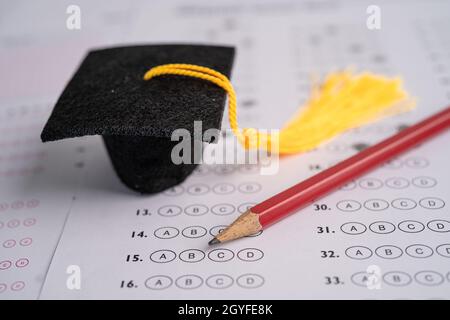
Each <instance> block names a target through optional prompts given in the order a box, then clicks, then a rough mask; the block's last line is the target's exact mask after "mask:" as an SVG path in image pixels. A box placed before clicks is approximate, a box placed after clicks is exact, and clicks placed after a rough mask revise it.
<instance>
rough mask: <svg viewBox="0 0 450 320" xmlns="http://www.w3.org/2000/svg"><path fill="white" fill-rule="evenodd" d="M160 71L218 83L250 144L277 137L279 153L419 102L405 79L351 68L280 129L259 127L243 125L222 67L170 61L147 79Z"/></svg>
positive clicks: (266, 143) (266, 145) (317, 90)
mask: <svg viewBox="0 0 450 320" xmlns="http://www.w3.org/2000/svg"><path fill="white" fill-rule="evenodd" d="M161 75H180V76H186V77H193V78H198V79H203V80H206V81H209V82H212V83H214V84H216V85H217V86H219V87H221V88H222V89H224V90H225V91H226V92H227V94H228V118H229V121H230V127H231V130H232V131H233V133H234V134H235V135H236V137H237V139H238V140H239V142H240V143H241V144H242V145H243V146H244V147H245V148H246V149H250V148H263V149H266V150H269V151H271V150H272V145H273V144H274V143H277V145H278V152H279V153H280V154H294V153H299V152H306V151H309V150H311V149H314V148H316V147H317V146H318V145H320V144H321V143H323V142H325V141H327V140H329V139H331V138H332V137H334V136H336V135H338V134H340V133H342V132H344V131H346V130H349V129H352V128H355V127H358V126H360V125H363V124H366V123H368V122H371V121H375V120H378V119H380V118H383V117H387V116H391V115H395V114H398V113H400V112H404V111H408V110H411V109H412V108H413V107H414V105H415V102H414V100H413V99H411V98H410V97H409V96H408V94H407V93H406V92H405V91H404V90H403V89H402V83H401V80H400V79H388V78H385V77H382V76H378V75H373V74H370V73H363V74H360V75H353V74H352V73H351V72H350V71H342V72H336V73H331V74H330V75H328V76H327V77H326V79H325V81H324V82H323V83H322V84H321V85H320V86H319V85H315V86H313V90H312V94H311V97H310V99H309V101H307V103H306V104H305V106H304V107H303V108H302V109H301V111H300V112H299V113H298V114H297V115H296V116H295V117H294V118H292V119H291V120H290V121H289V122H288V123H287V124H286V125H285V126H284V127H283V128H282V129H281V130H280V131H279V132H278V133H277V134H275V135H274V134H270V133H263V132H258V130H256V129H254V128H245V129H243V130H242V131H241V130H240V129H239V126H238V122H237V112H236V108H237V104H236V93H235V91H234V88H233V86H232V84H231V82H230V80H229V79H228V78H227V77H226V76H225V75H223V74H221V73H220V72H217V71H215V70H212V69H210V68H207V67H202V66H197V65H192V64H165V65H160V66H157V67H154V68H152V69H150V70H149V71H147V72H146V73H145V75H144V80H150V79H152V78H154V77H158V76H161Z"/></svg>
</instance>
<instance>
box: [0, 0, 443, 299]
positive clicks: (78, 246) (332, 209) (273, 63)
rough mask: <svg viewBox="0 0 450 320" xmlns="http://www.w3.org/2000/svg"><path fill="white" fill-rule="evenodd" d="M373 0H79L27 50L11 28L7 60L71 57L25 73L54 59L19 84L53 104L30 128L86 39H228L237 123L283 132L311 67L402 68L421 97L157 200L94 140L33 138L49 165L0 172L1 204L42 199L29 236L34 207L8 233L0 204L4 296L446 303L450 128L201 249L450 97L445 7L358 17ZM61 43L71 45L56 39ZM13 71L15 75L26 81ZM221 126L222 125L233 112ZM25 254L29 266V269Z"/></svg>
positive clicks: (204, 176) (402, 5)
mask: <svg viewBox="0 0 450 320" xmlns="http://www.w3.org/2000/svg"><path fill="white" fill-rule="evenodd" d="M108 3H109V2H108ZM370 4H371V3H365V2H364V1H226V2H225V1H223V2H217V3H214V4H212V3H211V2H210V1H195V2H194V1H192V2H191V1H161V2H157V1H155V2H153V1H152V2H151V3H147V2H133V4H132V5H131V4H130V5H126V4H118V3H115V2H113V3H112V4H111V7H110V8H109V9H108V10H106V9H105V11H102V10H100V9H96V8H93V7H92V3H90V2H87V1H86V2H81V3H79V6H80V8H81V12H82V14H83V15H84V16H86V19H87V23H85V24H84V25H82V29H81V30H79V33H78V34H77V33H76V32H78V31H67V30H65V31H64V32H62V33H63V34H54V35H52V36H51V37H49V38H48V39H45V40H42V39H44V38H45V37H44V34H47V33H48V32H49V31H48V30H49V29H51V30H53V29H52V28H46V27H42V29H43V30H39V28H37V30H36V32H41V37H42V39H41V40H40V41H37V43H36V42H32V43H26V44H23V43H21V42H20V40H21V39H22V41H24V40H23V39H24V38H26V37H25V36H24V35H23V34H26V31H27V32H31V31H30V29H26V28H24V29H25V30H26V31H23V34H22V33H21V31H20V30H18V31H16V32H17V35H15V36H9V37H7V36H6V35H4V34H3V33H2V38H1V40H2V43H3V44H2V46H3V47H2V54H4V55H7V56H9V57H15V59H20V58H21V57H20V56H17V54H14V53H15V52H16V51H15V50H18V51H20V52H21V53H22V54H25V52H26V51H27V50H25V49H26V48H28V47H27V46H32V47H34V48H36V47H38V49H35V50H37V52H42V50H44V49H42V47H45V50H46V52H48V55H49V57H47V59H51V57H52V55H54V54H55V53H56V52H66V53H67V55H66V56H65V55H64V54H62V55H60V59H61V60H62V61H63V62H64V61H65V60H67V63H63V62H53V61H52V62H51V63H50V62H45V63H43V64H42V70H41V69H33V70H40V72H42V73H45V68H44V67H45V66H47V67H48V66H50V65H51V64H52V63H57V64H58V65H61V69H62V70H64V72H62V71H58V70H61V69H58V70H57V71H54V76H53V77H51V76H48V77H46V79H47V81H46V83H38V82H34V84H35V86H34V87H31V88H27V91H26V93H27V96H30V100H29V101H31V102H28V103H29V104H31V105H34V104H35V101H36V100H38V101H44V102H45V103H44V105H45V107H43V109H42V110H41V111H40V112H41V113H39V114H40V116H39V117H32V119H33V123H35V125H36V128H35V129H34V131H30V132H31V133H30V134H31V138H32V139H35V140H38V135H39V132H40V128H39V125H40V124H42V126H43V124H44V122H45V120H46V116H47V115H48V114H49V112H50V110H51V106H52V103H54V101H55V100H56V98H57V97H58V94H59V93H60V90H62V88H63V87H64V84H65V82H66V81H67V79H68V78H69V77H70V74H71V72H73V70H74V69H75V68H76V66H77V63H79V61H81V59H82V57H83V54H84V52H85V51H86V50H88V48H91V47H93V46H106V45H123V44H129V43H161V42H163V43H174V42H183V43H185V42H189V43H190V42H193V43H214V44H223V45H233V46H236V48H237V57H236V63H235V66H234V68H233V75H232V78H231V80H232V82H233V84H234V85H235V87H236V92H237V97H238V118H239V121H240V126H241V127H257V128H268V129H270V128H280V127H281V126H282V125H283V123H284V122H285V121H286V120H288V119H289V117H290V116H291V115H292V114H293V113H294V112H296V110H297V109H298V106H299V105H300V104H301V103H302V102H304V101H305V100H306V99H307V97H308V95H309V92H310V89H311V76H313V75H322V76H323V75H324V74H326V73H328V72H330V71H332V70H337V69H342V68H346V67H354V68H355V70H368V71H371V72H374V73H381V74H384V75H390V76H396V75H398V76H401V77H402V78H403V79H404V84H405V87H406V88H407V90H408V91H409V92H410V93H411V94H412V95H413V96H414V97H416V98H417V102H418V103H417V107H416V109H415V110H414V111H412V112H410V113H407V114H402V115H399V116H396V117H394V118H390V119H386V120H383V121H379V122H377V123H375V124H372V125H369V126H365V127H363V128H360V129H355V130H352V131H350V132H348V133H346V134H344V135H342V136H340V137H338V138H336V139H334V140H333V141H331V142H329V143H327V144H324V145H323V146H321V147H319V148H318V149H317V150H315V151H313V152H310V153H307V154H302V155H296V156H290V157H286V158H282V159H280V162H279V170H278V172H277V173H276V174H275V175H263V174H261V170H262V169H263V168H262V167H261V166H258V165H224V164H213V165H206V164H202V165H200V166H199V167H198V169H197V170H196V172H195V173H194V174H193V175H192V176H190V177H189V178H188V179H187V180H186V181H185V182H184V183H182V184H181V185H179V186H176V187H174V188H173V189H170V190H167V191H166V192H163V193H160V194H157V195H151V196H149V195H140V194H137V193H135V192H133V191H130V190H128V189H127V188H126V187H125V186H123V185H122V184H121V182H120V181H119V180H118V178H117V176H116V174H115V172H114V171H113V168H112V166H111V164H110V161H109V159H108V156H107V154H106V150H105V148H104V146H103V142H102V141H101V139H100V138H99V137H89V138H86V139H79V140H71V141H62V142H58V143H51V144H48V145H47V144H46V145H39V143H37V145H36V148H37V149H38V151H40V150H43V151H46V150H47V149H48V150H49V151H46V152H47V153H45V158H44V160H41V161H43V162H45V171H44V172H43V173H41V178H39V179H40V180H37V178H33V179H32V178H27V177H22V178H20V179H22V180H19V179H16V180H12V179H9V180H6V178H5V177H3V176H1V177H0V179H1V180H0V181H1V184H2V186H1V188H2V190H8V192H6V191H5V193H4V196H3V197H2V201H3V202H5V203H7V204H8V206H10V207H11V208H12V207H13V205H14V203H15V201H16V200H21V201H23V203H24V205H23V206H24V208H26V207H27V206H28V203H30V205H29V206H31V207H32V206H33V204H34V203H38V204H39V206H41V207H40V208H39V206H38V208H39V209H36V211H33V214H31V213H32V210H35V209H34V208H30V209H26V210H30V211H26V212H30V213H29V214H28V213H27V214H22V216H20V219H19V222H20V223H21V225H24V226H23V230H28V229H26V228H25V219H29V218H33V217H36V219H37V221H42V225H43V227H42V228H41V229H37V228H36V229H34V230H36V231H34V232H35V234H31V233H30V232H28V231H23V232H17V233H15V231H14V230H19V229H14V230H13V229H8V227H7V224H8V223H9V221H10V220H12V219H14V218H15V213H13V210H12V209H10V211H7V212H5V213H1V212H0V215H1V216H0V221H2V224H0V236H1V238H0V242H1V243H5V242H6V241H7V240H10V239H12V240H14V243H15V245H14V246H13V247H12V248H10V249H6V247H5V245H3V247H2V248H0V250H1V251H0V252H1V257H0V260H1V261H10V264H8V263H6V264H5V265H9V267H8V268H6V269H5V270H3V269H2V268H1V267H0V285H1V284H4V289H3V290H2V288H3V287H0V299H3V298H41V299H53V298H56V299H67V298H68V299H92V298H99V299H159V298H167V299H169V298H171V299H220V298H232V299H260V298H266V299H295V298H307V299H313V298H324V299H333V298H334V299H336V298H338V299H351V298H352V299H372V298H374V299H391V298H392V299H401V298H410V299H417V298H425V299H448V298H450V290H449V289H450V237H449V235H450V218H449V209H448V205H449V204H448V203H449V201H450V194H449V190H450V172H449V171H448V170H447V163H448V160H449V158H450V150H449V138H450V133H449V132H447V133H445V134H443V135H441V136H439V137H437V138H435V139H433V140H431V141H429V142H428V143H426V144H424V145H422V146H419V147H417V148H415V149H413V150H411V151H410V152H408V153H405V154H404V155H402V156H401V157H399V158H398V159H395V160H393V161H390V162H388V163H386V164H385V165H384V166H383V167H381V168H379V169H377V170H376V171H373V172H371V173H370V174H368V175H367V176H364V177H361V178H360V179H357V180H356V181H352V182H350V183H349V184H347V185H346V186H345V187H343V188H342V189H341V190H339V191H337V192H335V193H333V194H331V195H329V196H327V197H325V198H323V199H320V200H318V201H317V202H316V203H314V204H311V206H309V207H307V208H305V209H303V210H302V211H300V212H298V213H296V214H294V215H292V216H290V217H288V218H286V219H284V220H283V221H281V222H279V223H278V224H276V225H274V226H272V227H271V228H270V229H267V230H265V231H263V232H262V233H260V234H257V235H255V236H252V237H248V238H245V239H241V240H238V241H234V242H230V243H225V244H223V245H219V246H213V247H210V246H208V244H207V243H208V241H209V240H210V239H211V238H212V237H213V236H214V235H215V234H217V233H218V232H220V231H221V230H222V229H223V228H224V227H225V226H226V225H228V224H229V223H230V222H232V221H233V220H235V219H236V218H237V217H238V216H239V215H240V214H241V213H243V212H244V211H245V210H246V209H247V208H249V207H251V206H252V205H254V204H256V203H258V202H260V201H262V200H264V199H266V198H267V197H270V196H272V195H274V194H275V193H277V192H280V191H282V190H284V189H285V188H287V187H289V186H291V185H293V184H295V183H298V182H299V181H301V180H303V179H305V178H307V177H309V176H311V175H314V174H316V173H318V172H320V171H321V170H323V169H325V168H327V167H329V166H331V165H333V164H335V163H337V162H339V161H340V160H343V159H345V158H347V157H349V156H351V155H353V154H355V153H356V152H358V151H359V150H361V149H362V148H364V147H365V146H367V145H372V144H374V143H376V142H378V141H380V140H382V139H383V138H385V137H388V136H390V135H392V134H395V133H396V132H398V130H401V129H402V128H404V127H405V126H408V125H410V124H413V123H415V122H417V121H419V120H421V119H423V118H424V117H426V116H429V115H431V114H433V113H434V112H437V111H439V110H441V109H442V108H444V107H446V106H447V105H448V104H449V103H450V34H448V32H447V30H449V27H450V20H449V15H450V3H448V2H445V1H435V2H432V3H430V2H426V1H408V2H406V1H378V4H377V5H378V6H379V8H380V9H381V28H380V29H375V30H370V29H368V27H367V25H366V20H367V18H368V16H369V15H368V13H367V12H366V9H367V7H368V6H369V5H370ZM67 5H69V4H67ZM48 6H49V8H48V11H49V12H52V13H53V14H54V15H55V19H53V20H56V19H57V17H58V14H60V13H58V12H59V11H60V10H63V11H62V13H63V16H62V17H59V18H58V19H60V20H61V21H64V18H65V16H64V12H65V11H64V10H65V6H64V5H63V4H59V5H58V7H56V8H55V7H54V5H53V4H48ZM20 13H21V11H20V10H16V11H14V14H15V15H19V14H20ZM11 21H14V20H13V17H11ZM5 23H8V22H5ZM9 23H12V22H9ZM46 23H47V24H49V25H51V26H54V24H53V22H48V21H47V22H46ZM58 23H59V22H58ZM8 25H9V24H8ZM55 25H56V22H55ZM89 30H91V31H89ZM92 30H97V32H93V31H92ZM74 32H75V33H74ZM28 36H29V35H28ZM68 39H69V40H68ZM7 40H8V41H7ZM13 40H14V41H13ZM61 42H64V43H66V44H67V45H69V44H70V45H71V46H72V47H73V48H76V49H74V50H68V49H67V48H65V49H64V48H61V46H59V47H58V43H61ZM6 43H9V44H10V46H9V47H6V46H5V45H4V44H6ZM39 48H41V49H39ZM22 59H23V58H22ZM35 68H39V67H35ZM19 75H20V73H19ZM16 77H18V76H16ZM15 79H16V78H14V77H13V79H12V80H10V81H11V83H19V81H18V80H15ZM55 79H56V80H55ZM3 82H5V83H6V82H7V81H6V77H2V84H3ZM5 85H6V84H5ZM43 87H45V90H43ZM10 88H11V90H12V89H13V86H12V85H10ZM14 88H15V87H14ZM43 91H44V92H46V95H45V96H42V94H41V92H43ZM8 92H11V91H8ZM21 95H24V93H23V91H18V92H16V93H15V94H13V93H11V94H9V95H8V96H7V95H6V94H2V98H3V100H4V101H5V102H4V103H2V104H3V105H5V106H6V105H8V106H19V105H20V104H21V102H20V99H19V96H21ZM6 98H8V99H6ZM38 98H39V99H38ZM10 101H12V102H10ZM19 102H20V103H19ZM3 110H6V109H3ZM14 110H19V109H18V107H15V108H14ZM2 123H3V124H4V126H5V128H6V127H7V126H6V125H12V124H13V122H11V121H9V120H4V121H2ZM223 126H224V129H226V128H227V127H228V119H227V118H226V117H225V118H224V122H223ZM4 137H6V136H3V135H2V139H3V138H4ZM223 139H232V137H231V136H229V135H225V136H224V137H223ZM5 152H6V151H5ZM33 152H34V151H33ZM3 154H4V152H2V156H3ZM28 154H29V156H30V157H31V156H32V155H34V153H33V154H32V152H31V151H30V152H29V153H28ZM35 156H37V155H35ZM3 168H4V167H3V164H2V170H3ZM23 181H25V182H26V183H28V182H30V181H32V182H33V186H36V189H32V190H34V191H33V192H31V191H30V190H29V189H27V188H25V187H23V185H22V184H23ZM13 186H14V187H13ZM15 186H17V187H15ZM36 200H37V201H36ZM45 205H46V206H45ZM23 210H25V209H23ZM23 212H24V213H25V211H23ZM34 212H36V213H34ZM66 216H67V220H66ZM44 223H45V227H44ZM36 225H38V224H37V223H36ZM30 230H31V229H30ZM34 237H36V238H39V239H45V240H41V241H39V242H37V243H36V244H35V243H34V242H33V246H34V245H36V246H37V245H38V244H39V245H41V246H42V247H40V248H41V249H40V250H42V251H37V249H33V250H29V251H28V252H29V255H32V257H31V258H28V257H29V255H28V253H27V252H26V251H19V250H26V249H25V248H26V246H23V248H22V247H21V244H20V243H21V242H24V243H25V244H26V243H28V242H27V241H29V240H23V239H27V238H33V239H34ZM10 243H12V242H10ZM55 248H56V250H55ZM30 249H32V248H30ZM14 250H16V251H14ZM54 250H55V251H54ZM53 251H54V255H52V254H53ZM22 252H23V253H22ZM41 252H42V255H41V254H40V253H41ZM23 258H25V259H28V260H29V261H30V262H32V263H30V266H31V265H36V269H33V270H32V269H26V268H21V267H20V266H21V265H22V264H23V262H18V261H19V260H20V261H22V260H21V259H23ZM1 265H3V264H2V263H0V266H1ZM47 268H48V271H47ZM19 272H20V273H19ZM44 275H46V277H45V280H44ZM32 279H34V281H32ZM17 281H22V282H24V283H27V286H26V288H27V290H28V291H27V290H25V289H24V290H15V289H14V288H15V285H14V283H16V282H17ZM41 287H42V290H41ZM39 292H40V293H39Z"/></svg>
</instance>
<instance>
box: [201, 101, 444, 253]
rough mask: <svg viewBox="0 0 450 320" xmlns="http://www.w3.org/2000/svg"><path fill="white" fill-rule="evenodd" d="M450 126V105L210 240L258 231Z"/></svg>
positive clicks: (267, 204)
mask: <svg viewBox="0 0 450 320" xmlns="http://www.w3.org/2000/svg"><path fill="white" fill-rule="evenodd" d="M448 127H450V107H447V108H446V109H444V110H443V111H441V112H439V113H437V114H435V115H433V116H431V117H429V118H427V119H425V120H423V121H421V122H419V123H417V124H415V125H413V126H411V127H408V128H406V129H404V130H402V131H400V132H399V133H397V134H395V135H394V136H392V137H390V138H387V139H386V140H383V141H382V142H380V143H378V144H376V145H373V146H371V147H369V148H367V149H364V150H363V151H361V152H359V153H358V154H356V155H354V156H352V157H350V158H348V159H346V160H344V161H342V162H341V163H338V164H337V165H335V166H333V167H331V168H329V169H327V170H324V171H322V172H320V173H319V174H317V175H315V176H313V177H311V178H309V179H306V180H305V181H302V182H300V183H298V184H296V185H294V186H292V187H290V188H289V189H287V190H284V191H282V192H281V193H279V194H277V195H275V196H273V197H271V198H269V199H267V200H265V201H263V202H261V203H259V204H257V205H255V206H254V207H252V208H250V209H249V210H247V211H246V212H245V213H244V214H242V215H241V216H240V217H239V218H238V219H236V220H235V221H234V222H233V223H232V224H231V225H230V226H228V227H227V228H226V229H225V230H223V231H222V232H221V233H219V234H218V235H217V236H216V237H215V238H213V239H212V240H211V241H210V242H209V244H210V245H213V244H217V243H222V242H225V241H230V240H234V239H238V238H242V237H245V236H249V235H252V234H255V233H256V232H258V231H260V230H262V229H265V228H267V227H268V226H270V225H271V224H273V223H275V222H277V221H279V220H281V219H283V218H285V217H286V216H288V215H289V214H291V213H293V212H294V211H296V210H298V209H301V208H303V207H305V206H307V205H309V204H310V203H311V202H313V201H315V200H317V199H319V198H321V197H323V196H325V195H326V194H328V193H330V192H332V191H334V190H336V189H337V188H339V187H341V186H342V185H344V184H345V183H347V182H349V181H350V180H352V179H355V178H356V177H358V176H361V175H363V174H365V173H367V172H368V171H369V170H371V169H374V168H376V167H377V166H380V165H381V164H383V163H385V162H386V161H388V160H389V159H392V158H393V157H395V156H398V155H399V154H401V153H402V152H404V151H406V150H408V149H410V148H412V147H413V146H415V145H417V144H420V143H422V142H424V141H425V140H426V139H428V138H431V137H432V136H434V135H437V134H438V133H441V132H443V131H444V130H445V129H448Z"/></svg>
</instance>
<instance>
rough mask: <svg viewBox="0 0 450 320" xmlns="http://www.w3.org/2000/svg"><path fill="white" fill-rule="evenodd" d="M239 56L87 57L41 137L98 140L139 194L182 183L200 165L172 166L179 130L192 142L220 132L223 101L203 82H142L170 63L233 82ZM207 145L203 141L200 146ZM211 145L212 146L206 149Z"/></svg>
mask: <svg viewBox="0 0 450 320" xmlns="http://www.w3.org/2000/svg"><path fill="white" fill-rule="evenodd" d="M233 58H234V48H232V47H222V46H203V45H151V46H132V47H117V48H109V49H102V50H95V51H91V52H89V53H88V55H87V56H86V58H85V59H84V61H83V62H82V63H81V65H80V67H79V69H78V70H77V72H76V73H75V74H74V76H73V78H72V79H71V80H70V82H69V83H68V85H67V86H66V88H65V89H64V91H63V93H62V94H61V96H60V97H59V99H58V101H57V103H56V105H55V107H54V109H53V112H52V114H51V115H50V118H49V120H48V122H47V124H46V125H45V127H44V130H43V131H42V134H41V139H42V141H43V142H46V141H54V140H60V139H65V138H74V137H81V136H86V135H101V136H102V137H103V141H104V142H105V145H106V148H107V150H108V153H109V156H110V158H111V161H112V164H113V166H114V169H115V170H116V172H117V174H118V176H119V178H120V179H121V180H122V181H123V183H124V184H126V185H127V186H128V187H130V188H131V189H134V190H137V191H139V192H142V193H154V192H159V191H162V190H164V189H167V188H169V187H172V186H174V185H176V184H178V183H180V182H182V181H183V180H184V179H186V177H187V176H188V175H189V174H190V173H192V171H193V170H194V169H195V167H196V164H195V163H192V164H178V165H177V164H174V163H173V161H172V159H171V150H172V148H173V147H174V146H175V145H176V144H177V143H178V142H177V141H171V135H172V132H173V131H174V130H176V129H180V128H184V129H187V130H188V131H189V132H190V133H191V136H192V137H193V139H195V135H194V134H193V131H194V121H202V131H203V132H204V131H206V130H208V129H212V128H216V129H220V126H221V122H222V116H223V110H224V107H225V100H226V93H225V92H224V90H223V89H221V88H219V87H217V86H216V85H214V84H212V83H210V82H206V81H202V80H200V79H194V78H188V77H180V76H173V75H166V76H162V77H158V78H155V79H152V80H151V81H144V80H143V75H144V74H145V72H146V71H147V70H149V69H150V68H152V67H155V66H158V65H162V64H168V63H187V64H195V65H201V66H205V67H209V68H211V69H214V70H217V71H219V72H221V73H223V74H224V75H226V76H227V77H229V76H230V72H231V68H232V64H233ZM198 139H202V140H203V135H202V137H201V138H198ZM204 142H211V141H204Z"/></svg>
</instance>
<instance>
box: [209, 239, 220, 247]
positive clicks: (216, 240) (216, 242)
mask: <svg viewBox="0 0 450 320" xmlns="http://www.w3.org/2000/svg"><path fill="white" fill-rule="evenodd" d="M218 243H220V241H219V239H217V238H213V239H212V240H211V241H210V242H208V244H209V245H210V246H212V245H215V244H218Z"/></svg>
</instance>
